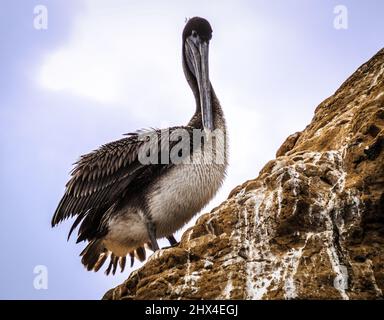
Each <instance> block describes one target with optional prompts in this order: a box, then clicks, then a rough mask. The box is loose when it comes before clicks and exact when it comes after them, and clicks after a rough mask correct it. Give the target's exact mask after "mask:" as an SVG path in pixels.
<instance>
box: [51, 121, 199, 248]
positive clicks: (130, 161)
mask: <svg viewBox="0 0 384 320" xmlns="http://www.w3.org/2000/svg"><path fill="white" fill-rule="evenodd" d="M176 129H185V130H186V132H188V133H189V134H192V131H193V128H191V127H173V128H170V129H169V130H170V132H171V133H172V132H175V130H176ZM163 132H164V130H163V131H161V130H148V131H140V132H138V133H133V134H129V136H128V137H127V138H124V139H121V140H118V141H115V142H111V143H109V144H106V145H103V146H102V147H100V148H99V149H97V150H95V151H93V152H91V153H89V154H86V155H83V156H82V157H81V158H80V160H79V161H78V162H77V163H76V164H75V165H76V166H75V168H74V169H73V170H72V172H71V176H72V177H71V179H70V180H69V182H68V183H67V185H66V190H65V193H64V196H63V198H62V199H61V201H60V203H59V205H58V207H57V209H56V211H55V213H54V215H53V218H52V226H55V225H57V224H58V223H59V222H61V221H63V220H65V219H67V218H69V217H73V216H78V217H77V219H76V220H75V222H74V224H73V226H72V228H71V231H70V234H71V232H72V231H73V230H74V229H75V228H76V226H77V225H78V224H79V223H80V222H81V221H82V220H83V219H85V218H86V219H88V221H89V222H90V223H87V224H84V223H83V224H82V226H83V225H88V226H90V225H92V226H94V225H98V223H97V221H100V220H101V217H102V215H103V214H104V213H105V212H106V211H107V210H108V208H110V207H111V206H112V205H113V204H114V203H116V202H117V201H118V200H119V199H121V197H123V196H124V194H126V192H129V190H130V188H137V187H140V185H141V182H142V181H143V180H144V178H145V176H146V175H148V174H149V175H150V174H151V172H153V171H154V170H159V169H161V168H162V167H164V166H169V165H172V164H166V165H163V164H145V163H144V164H143V162H142V161H140V159H139V153H140V152H142V151H143V149H141V148H142V147H145V150H148V149H151V145H150V144H148V141H146V140H145V139H144V138H143V137H150V136H151V134H154V135H157V137H158V140H157V142H156V141H155V143H156V145H157V147H158V151H159V152H162V151H164V148H166V146H167V141H169V136H167V135H166V134H163ZM151 141H152V142H153V140H151ZM152 142H150V143H152ZM176 142H177V141H170V143H169V149H170V148H172V146H173V145H174V144H175V143H176ZM146 143H147V145H145V144H146ZM167 150H168V149H167ZM166 152H168V151H166ZM159 159H160V156H159ZM132 182H133V183H132ZM93 220H97V221H95V222H96V223H95V224H94V223H93ZM79 233H84V232H81V230H79ZM87 233H88V232H87ZM87 233H84V234H87ZM70 234H69V235H70ZM86 238H89V237H88V236H87V237H86ZM81 240H84V239H83V238H82V237H81V238H79V239H78V241H81Z"/></svg>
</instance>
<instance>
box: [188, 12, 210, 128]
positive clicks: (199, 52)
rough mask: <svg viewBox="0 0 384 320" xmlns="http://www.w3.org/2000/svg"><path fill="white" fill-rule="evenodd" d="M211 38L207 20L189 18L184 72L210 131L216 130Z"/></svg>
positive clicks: (204, 124) (203, 122)
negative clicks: (212, 93) (211, 67)
mask: <svg viewBox="0 0 384 320" xmlns="http://www.w3.org/2000/svg"><path fill="white" fill-rule="evenodd" d="M211 38H212V28H211V25H210V24H209V22H208V21H207V20H205V19H203V18H200V17H194V18H191V19H189V20H188V22H187V24H186V25H185V27H184V31H183V61H184V72H185V73H186V77H187V80H188V82H189V83H190V85H191V87H192V90H193V91H194V93H195V96H196V99H197V100H198V102H199V106H200V108H201V114H202V124H203V127H204V129H205V130H208V131H213V130H214V127H213V115H212V101H211V100H212V99H211V83H210V81H209V68H208V53H209V41H210V40H211ZM196 90H197V92H196Z"/></svg>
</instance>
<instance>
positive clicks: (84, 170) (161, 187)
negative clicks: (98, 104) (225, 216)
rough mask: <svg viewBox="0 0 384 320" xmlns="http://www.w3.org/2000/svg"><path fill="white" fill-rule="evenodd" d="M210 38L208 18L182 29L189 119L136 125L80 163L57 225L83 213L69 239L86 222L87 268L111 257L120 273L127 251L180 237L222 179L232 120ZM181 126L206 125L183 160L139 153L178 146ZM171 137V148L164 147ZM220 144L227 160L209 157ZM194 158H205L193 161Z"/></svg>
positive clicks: (138, 253)
mask: <svg viewBox="0 0 384 320" xmlns="http://www.w3.org/2000/svg"><path fill="white" fill-rule="evenodd" d="M211 38H212V28H211V26H210V24H209V22H208V21H207V20H205V19H203V18H200V17H194V18H191V19H189V20H188V21H187V23H186V25H185V27H184V30H183V34H182V64H183V71H184V75H185V77H186V80H187V82H188V84H189V86H190V87H191V89H192V92H193V94H194V97H195V102H196V110H195V113H194V114H193V116H192V118H191V120H190V121H189V123H188V124H187V125H186V126H178V127H171V128H168V129H166V130H159V129H150V130H146V131H144V133H145V135H146V139H142V135H143V132H142V131H137V132H134V133H129V134H127V135H126V137H124V138H123V139H120V140H117V141H114V142H111V143H108V144H105V145H103V146H101V147H100V148H99V149H97V150H94V151H92V152H91V153H88V154H85V155H83V156H81V157H80V159H79V160H78V161H77V162H76V163H75V167H74V168H73V170H72V172H71V178H70V180H69V181H68V183H67V184H66V188H65V193H64V195H63V197H62V199H61V201H60V202H59V204H58V207H57V209H56V211H55V213H54V215H53V218H52V227H54V226H56V225H57V224H59V223H60V222H62V221H63V220H66V219H68V218H71V217H76V219H75V221H74V223H73V225H72V227H71V229H70V231H69V235H68V239H69V238H70V236H71V234H72V232H73V231H74V230H75V229H76V228H77V227H79V228H78V236H77V243H78V242H81V241H87V245H86V247H85V249H84V250H83V251H82V253H81V254H80V256H81V257H82V260H81V261H82V263H83V264H84V266H85V267H86V268H87V270H94V271H98V270H99V269H100V268H101V267H102V265H103V264H104V262H105V261H106V260H107V258H108V257H109V258H110V261H109V265H108V267H107V269H106V274H109V273H111V272H112V274H115V272H116V269H117V266H118V265H119V266H120V269H121V272H122V271H123V270H124V268H125V265H126V260H127V257H128V256H129V257H130V262H131V266H132V265H133V262H134V258H135V257H136V258H137V259H139V260H140V261H144V260H145V257H146V252H145V249H144V248H145V247H148V248H149V249H152V250H153V251H156V250H158V249H159V245H158V243H157V239H160V238H167V239H168V240H169V242H170V244H171V245H175V244H176V243H177V242H176V240H175V238H174V236H173V234H174V233H175V232H176V231H177V230H179V229H180V228H181V227H182V226H184V225H185V224H186V223H187V222H188V221H190V220H191V218H192V217H193V216H194V215H196V214H197V213H198V212H200V211H201V210H202V209H203V207H204V206H205V205H206V204H207V203H208V202H209V201H210V200H211V199H212V198H213V196H214V195H215V194H216V192H217V191H218V189H219V188H220V186H221V185H222V183H223V181H224V178H225V174H226V168H227V139H226V125H225V119H224V115H223V111H222V109H221V106H220V103H219V100H218V98H217V96H216V94H215V92H214V90H213V88H212V85H211V82H210V80H209V69H208V52H209V43H210V40H211ZM180 130H182V131H183V132H187V133H188V137H191V136H192V134H194V133H195V132H196V131H200V132H203V133H204V135H203V139H197V140H198V142H196V141H197V140H196V139H193V141H192V140H190V139H187V140H186V141H187V142H185V141H184V143H183V147H185V146H186V145H187V146H190V147H191V150H190V153H189V156H188V152H184V151H182V152H177V156H179V158H178V159H179V161H178V162H177V163H176V162H175V163H173V162H172V161H165V162H164V163H163V162H159V163H152V162H144V161H142V159H140V155H141V154H142V153H143V151H142V150H143V147H144V146H145V145H146V144H148V143H151V144H150V145H151V146H159V150H157V151H156V152H158V153H164V152H166V153H167V154H168V155H171V153H172V151H171V150H172V147H175V146H176V145H177V144H178V143H179V142H180V141H181V140H182V139H181V138H180V137H178V138H177V139H173V138H175V137H174V136H173V134H174V133H176V132H178V131H180ZM216 131H218V132H221V133H223V135H222V136H221V138H217V137H216V138H215V142H216V143H215V146H214V147H213V148H204V146H207V145H208V143H207V141H208V139H207V137H210V136H212V134H213V133H214V132H216ZM164 132H168V134H167V135H166V134H163V133H164ZM148 134H152V135H155V136H156V137H157V138H158V139H159V140H156V141H158V142H156V143H153V141H152V142H148V141H149V140H150V139H149V140H148V137H149V135H148ZM176 135H177V136H178V135H179V134H176ZM172 137H173V138H172ZM167 142H168V143H169V144H170V145H169V146H168V148H166V147H164V146H165V145H167ZM183 150H184V149H183ZM219 152H221V153H222V154H223V157H222V161H202V160H205V159H206V158H208V157H207V156H208V153H210V155H211V156H212V154H218V153H219ZM144 154H145V155H147V153H146V152H144ZM191 158H193V159H194V160H195V159H197V160H199V161H192V162H191V161H190V160H191ZM210 159H211V160H212V157H211V158H210Z"/></svg>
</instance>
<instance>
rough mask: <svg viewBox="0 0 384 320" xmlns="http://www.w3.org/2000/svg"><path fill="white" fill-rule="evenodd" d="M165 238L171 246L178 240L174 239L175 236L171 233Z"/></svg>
mask: <svg viewBox="0 0 384 320" xmlns="http://www.w3.org/2000/svg"><path fill="white" fill-rule="evenodd" d="M167 240H168V241H169V244H170V245H171V247H173V246H174V245H176V244H177V243H178V242H177V241H176V239H175V237H174V236H173V234H171V235H170V236H168V237H167Z"/></svg>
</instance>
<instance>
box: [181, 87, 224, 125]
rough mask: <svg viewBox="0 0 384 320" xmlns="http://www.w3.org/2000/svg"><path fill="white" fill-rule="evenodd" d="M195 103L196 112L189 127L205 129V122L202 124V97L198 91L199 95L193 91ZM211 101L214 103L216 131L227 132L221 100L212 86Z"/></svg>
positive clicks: (213, 112)
mask: <svg viewBox="0 0 384 320" xmlns="http://www.w3.org/2000/svg"><path fill="white" fill-rule="evenodd" d="M192 91H193V93H194V96H195V101H196V111H195V113H194V115H193V116H192V118H191V120H190V121H189V123H188V125H189V126H191V127H194V128H197V129H202V128H203V122H202V114H201V105H200V97H199V92H198V90H196V91H197V93H195V91H194V90H193V89H192ZM211 101H212V114H213V125H214V128H215V129H218V128H219V129H222V130H225V119H224V114H223V110H222V109H221V106H220V102H219V99H218V98H217V96H216V93H215V91H214V90H213V88H212V85H211Z"/></svg>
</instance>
